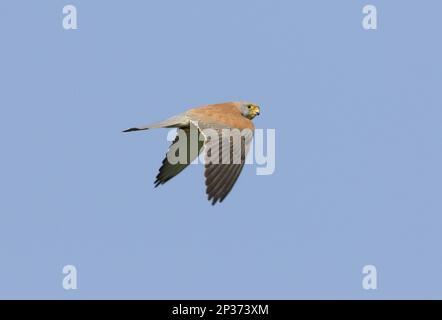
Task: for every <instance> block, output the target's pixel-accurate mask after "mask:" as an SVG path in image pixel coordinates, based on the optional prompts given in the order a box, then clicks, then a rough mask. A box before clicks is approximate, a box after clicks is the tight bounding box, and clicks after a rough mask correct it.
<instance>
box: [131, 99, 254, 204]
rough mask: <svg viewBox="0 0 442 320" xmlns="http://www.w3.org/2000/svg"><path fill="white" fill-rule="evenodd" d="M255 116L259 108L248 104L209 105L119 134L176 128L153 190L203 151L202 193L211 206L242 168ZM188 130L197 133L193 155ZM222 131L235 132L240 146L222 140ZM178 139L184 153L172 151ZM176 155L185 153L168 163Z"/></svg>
mask: <svg viewBox="0 0 442 320" xmlns="http://www.w3.org/2000/svg"><path fill="white" fill-rule="evenodd" d="M259 113H260V108H259V106H257V105H256V104H253V103H249V102H226V103H219V104H211V105H206V106H202V107H198V108H193V109H190V110H187V111H185V112H183V113H181V114H178V115H176V116H173V117H171V118H169V119H167V120H165V121H161V122H157V123H153V124H149V125H144V126H140V127H135V128H130V129H127V130H124V131H123V132H131V131H140V130H148V129H154V128H178V130H179V132H178V134H177V136H176V138H175V140H174V141H173V143H172V145H171V146H170V148H169V151H168V153H167V154H166V158H165V159H164V160H163V163H162V166H161V168H160V170H159V173H158V175H157V176H156V180H155V187H157V186H159V185H161V184H164V183H166V182H167V181H169V180H170V179H172V178H173V177H175V176H176V175H177V174H179V173H180V172H181V171H183V170H184V169H185V168H186V167H187V166H188V165H189V164H190V163H191V162H192V161H193V160H195V158H196V157H197V156H198V155H199V153H201V151H202V150H204V156H205V172H204V175H205V179H206V193H207V196H208V200H209V201H212V205H214V204H216V203H217V202H222V201H223V200H224V199H225V197H226V196H227V195H228V194H229V192H230V191H231V190H232V188H233V185H234V184H235V182H236V180H237V179H238V177H239V175H240V173H241V170H242V168H243V167H244V163H245V159H246V155H247V152H248V150H249V147H250V143H251V141H252V138H253V131H254V129H255V126H254V125H253V122H252V119H253V118H255V117H256V116H257V115H259ZM192 129H194V131H196V132H197V137H198V142H197V143H196V145H197V150H196V152H193V153H192V152H191V151H190V150H189V149H190V146H191V145H192V142H190V141H189V140H190V139H191V136H192V135H191V131H192ZM226 131H227V132H236V134H237V136H239V137H240V143H239V144H238V143H235V141H238V140H235V138H234V137H235V134H231V135H230V136H228V135H227V136H226V135H225V132H226ZM180 133H183V134H180ZM213 133H215V135H214V134H213ZM238 133H239V134H238ZM181 137H187V140H186V141H185V142H186V144H185V145H186V146H187V148H186V149H184V150H183V149H182V148H176V146H177V145H178V144H179V143H180V142H184V141H181V139H182V138H181ZM194 146H195V144H194ZM180 152H184V153H187V154H185V156H186V161H184V162H183V161H180V162H174V163H172V162H171V161H169V159H170V157H171V156H179V155H180Z"/></svg>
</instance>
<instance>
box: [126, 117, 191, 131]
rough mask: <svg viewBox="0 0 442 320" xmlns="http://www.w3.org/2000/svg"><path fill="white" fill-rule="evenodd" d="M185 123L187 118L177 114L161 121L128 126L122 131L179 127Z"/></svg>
mask: <svg viewBox="0 0 442 320" xmlns="http://www.w3.org/2000/svg"><path fill="white" fill-rule="evenodd" d="M187 125H189V120H187V119H186V117H184V115H183V114H179V115H177V116H175V117H172V118H169V119H166V120H164V121H161V122H157V123H152V124H148V125H143V126H140V127H134V128H129V129H126V130H124V131H123V132H132V131H141V130H148V129H155V128H179V127H183V126H187Z"/></svg>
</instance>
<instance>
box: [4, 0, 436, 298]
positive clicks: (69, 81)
mask: <svg viewBox="0 0 442 320" xmlns="http://www.w3.org/2000/svg"><path fill="white" fill-rule="evenodd" d="M65 4H73V5H75V6H76V7H77V10H78V25H79V29H78V30H70V31H66V30H64V29H63V28H62V17H63V15H62V8H63V5H65ZM365 4H375V5H377V9H378V30H377V31H366V30H364V29H363V28H362V26H361V20H362V17H363V15H362V7H363V5H365ZM441 11H442V4H441V3H440V1H399V0H396V1H325V0H323V1H311V0H309V1H292V0H286V1H269V0H266V1H264V0H241V1H238V0H224V1H203V0H198V1H197V0H189V1H178V0H176V1H103V0H102V1H80V0H72V1H55V0H52V1H2V2H1V4H0V39H1V40H0V41H1V49H0V88H1V94H0V107H1V109H0V110H1V117H0V123H1V125H0V141H1V147H2V151H1V157H0V163H1V166H0V173H1V179H0V192H1V201H0V217H1V218H0V253H1V260H0V298H59V299H78V298H136V299H139V298H183V299H184V298H186V299H193V298H206V299H211V298H231V299H234V298H262V299H265V298H272V299H273V298H279V299H295V298H320V299H325V298H338V299H339V298H362V299H374V298H376V299H377V298H442V294H441V292H442V251H441V242H442V232H441V228H442V197H441V191H442V169H441V163H442V140H441V136H442V125H441V118H442V101H441V90H440V89H441V81H442V63H441V57H442V45H441V41H440V37H441V22H440V13H441ZM241 99H246V100H251V101H254V102H257V103H259V104H260V105H261V110H262V115H261V116H260V117H259V118H257V119H256V121H255V124H256V126H257V127H259V128H275V129H276V138H277V145H276V148H277V149H276V151H277V154H276V171H275V174H274V175H270V176H257V175H255V168H254V167H251V166H247V167H246V168H245V170H244V171H243V173H242V175H241V177H240V179H239V181H238V183H237V185H236V186H235V188H234V190H233V192H232V193H231V194H230V195H229V197H228V198H227V199H226V201H225V202H224V203H222V204H220V205H217V206H215V207H212V206H211V205H210V204H209V203H208V202H207V201H206V200H205V194H204V180H203V168H202V167H199V166H192V167H191V168H189V169H187V170H186V171H185V172H183V173H182V174H181V175H180V176H178V177H177V178H175V179H174V180H173V181H171V182H170V183H168V184H166V185H164V186H162V187H159V188H157V189H154V188H153V181H154V178H155V175H156V173H157V170H158V168H159V166H160V164H161V161H162V159H163V156H164V154H165V152H166V150H167V147H168V142H167V141H166V135H167V130H156V131H150V132H143V133H136V134H131V135H127V134H126V135H125V134H122V133H121V130H122V129H125V128H127V127H129V126H132V125H137V124H142V123H145V122H151V121H157V120H161V119H163V118H166V117H168V116H171V115H174V114H177V113H179V112H181V111H183V110H185V109H186V108H188V107H192V106H198V105H202V104H206V103H214V102H223V101H231V100H241ZM68 264H73V265H75V266H76V267H77V270H78V289H77V290H70V291H66V290H64V289H63V288H62V285H61V284H62V279H63V274H62V268H63V266H64V265H68ZM366 264H373V265H375V266H376V267H377V271H378V289H377V290H376V291H366V290H363V289H362V286H361V281H362V276H363V275H362V267H363V266H364V265H366Z"/></svg>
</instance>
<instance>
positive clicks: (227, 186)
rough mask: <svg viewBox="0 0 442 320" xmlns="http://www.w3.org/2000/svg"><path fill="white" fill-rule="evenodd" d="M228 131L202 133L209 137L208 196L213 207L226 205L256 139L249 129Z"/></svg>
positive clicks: (205, 146) (205, 147) (206, 154)
mask: <svg viewBox="0 0 442 320" xmlns="http://www.w3.org/2000/svg"><path fill="white" fill-rule="evenodd" d="M226 129H227V130H226ZM226 129H217V130H213V131H212V132H211V134H210V135H209V134H207V133H206V131H205V130H203V131H202V133H203V134H204V136H205V145H204V152H205V162H206V164H205V172H204V175H205V178H206V193H207V196H208V200H209V201H212V205H214V204H216V203H217V202H218V201H219V202H222V201H223V200H224V199H225V198H226V196H227V195H228V194H229V192H230V191H231V190H232V188H233V186H234V185H235V182H236V181H237V180H238V177H239V175H240V173H241V171H242V169H243V167H244V163H245V160H246V156H247V153H248V151H249V149H250V143H251V141H252V139H253V131H252V130H250V129H248V128H246V129H244V130H238V129H236V130H235V129H233V130H231V129H230V128H226ZM216 134H217V135H218V138H216ZM214 137H215V138H214Z"/></svg>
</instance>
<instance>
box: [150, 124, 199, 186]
mask: <svg viewBox="0 0 442 320" xmlns="http://www.w3.org/2000/svg"><path fill="white" fill-rule="evenodd" d="M194 129H195V131H196V132H197V134H199V131H198V129H197V128H194ZM192 134H193V133H191V129H190V128H185V129H178V132H177V136H176V138H175V140H174V141H173V142H172V144H171V145H170V147H169V151H168V152H167V154H166V157H165V158H164V160H163V163H162V165H161V167H160V170H159V172H158V175H157V176H156V180H155V182H154V183H155V187H158V186H159V185H161V184H165V183H166V182H167V181H169V180H170V179H172V178H173V177H175V176H176V175H177V174H179V173H180V172H181V171H183V170H184V169H185V168H186V167H187V166H188V165H189V164H190V163H192V161H193V160H195V158H196V157H197V156H198V154H199V153H200V152H201V149H202V147H203V143H204V141H203V140H201V141H200V140H199V139H198V136H197V137H196V139H198V140H197V141H198V142H195V143H197V145H198V146H197V150H191V148H192V147H193V144H192V143H191V142H190V139H191V138H192ZM193 138H195V137H193ZM180 139H186V142H185V143H186V144H185V145H184V144H181V142H182V141H180ZM183 146H184V148H182V147H183ZM180 147H181V148H180ZM180 150H181V151H180ZM183 150H185V151H186V154H185V155H183V157H182V158H183V159H184V160H185V161H178V162H176V161H173V162H171V161H169V160H170V159H171V158H175V159H180V158H181V157H180V152H182V151H183ZM173 152H174V153H175V154H173V155H172V154H171V153H173Z"/></svg>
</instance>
